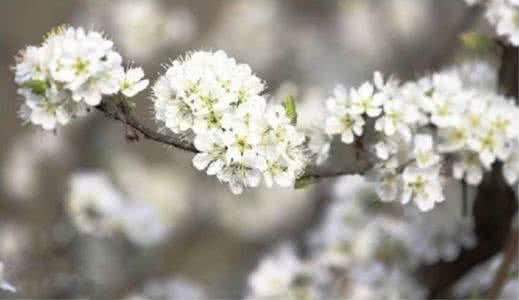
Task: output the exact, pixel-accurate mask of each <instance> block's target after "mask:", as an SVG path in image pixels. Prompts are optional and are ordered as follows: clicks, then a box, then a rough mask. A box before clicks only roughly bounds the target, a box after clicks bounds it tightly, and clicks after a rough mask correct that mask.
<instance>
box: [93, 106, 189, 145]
mask: <svg viewBox="0 0 519 300" xmlns="http://www.w3.org/2000/svg"><path fill="white" fill-rule="evenodd" d="M96 109H97V110H99V111H101V112H103V113H104V114H105V116H106V117H108V118H110V119H113V120H116V121H120V122H122V123H123V124H125V125H126V126H129V127H131V128H133V129H135V130H136V131H137V132H139V133H140V134H142V135H143V136H144V137H145V138H147V139H149V140H152V141H155V142H158V143H161V144H165V145H169V146H173V147H175V148H178V149H181V150H184V151H188V152H193V153H198V152H199V151H198V150H197V149H196V148H195V146H194V145H193V144H192V143H191V142H188V141H184V140H182V139H181V138H179V137H177V136H175V135H166V134H162V133H160V132H157V131H155V130H152V129H150V128H148V127H146V126H144V125H143V124H142V123H141V122H140V121H139V120H137V118H136V117H135V116H134V115H132V114H131V113H129V112H126V113H122V112H121V111H120V110H119V109H118V108H112V107H109V106H108V105H107V104H106V103H101V104H100V105H98V106H96Z"/></svg>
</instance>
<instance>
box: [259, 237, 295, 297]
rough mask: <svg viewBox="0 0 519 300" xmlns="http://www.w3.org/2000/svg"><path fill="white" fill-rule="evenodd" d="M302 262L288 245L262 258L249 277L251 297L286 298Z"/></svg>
mask: <svg viewBox="0 0 519 300" xmlns="http://www.w3.org/2000/svg"><path fill="white" fill-rule="evenodd" d="M301 267H302V266H301V262H300V261H299V258H297V256H296V255H295V253H294V249H293V248H291V247H290V246H288V245H285V246H283V247H282V248H280V249H279V250H278V251H277V252H276V253H274V255H272V256H269V257H267V258H265V259H264V260H262V261H261V262H260V264H259V266H258V267H257V269H256V270H255V271H254V272H253V273H252V274H251V275H250V277H249V288H250V294H251V295H250V296H249V297H250V298H266V299H271V298H280V299H282V298H286V297H288V295H289V291H290V288H291V286H292V284H293V282H294V280H295V278H296V276H297V273H298V272H300V269H301Z"/></svg>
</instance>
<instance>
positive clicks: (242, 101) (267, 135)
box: [152, 51, 308, 194]
mask: <svg viewBox="0 0 519 300" xmlns="http://www.w3.org/2000/svg"><path fill="white" fill-rule="evenodd" d="M264 89H265V86H264V83H263V82H262V81H261V80H260V79H259V78H258V77H256V76H255V75H254V74H253V73H252V70H251V69H250V67H249V66H248V65H245V64H238V63H237V62H236V61H235V60H234V59H233V58H230V57H228V56H227V54H226V53H225V52H223V51H216V52H208V51H197V52H194V53H191V54H189V55H188V56H186V57H185V58H184V59H178V60H175V61H173V63H172V64H171V66H170V67H169V68H168V69H167V70H166V73H165V74H164V75H162V76H160V78H159V79H158V80H157V82H156V83H155V85H154V87H153V91H154V96H153V98H152V101H153V103H154V107H155V113H156V115H155V116H156V118H157V120H158V121H161V122H163V123H164V125H165V127H166V128H167V129H169V130H170V131H172V132H173V133H191V134H193V135H194V145H195V148H196V149H197V150H198V151H200V153H198V154H196V155H195V157H194V158H193V164H194V165H195V167H196V168H197V169H199V170H204V169H207V171H206V172H207V174H208V175H215V176H216V177H217V178H218V179H219V180H220V181H222V182H225V183H228V184H229V186H230V188H231V191H232V192H233V193H235V194H240V193H242V192H243V191H244V190H245V188H247V187H256V186H258V185H259V184H260V182H261V180H262V178H264V179H265V183H266V185H267V186H269V187H270V186H272V184H273V183H277V184H278V185H280V186H284V187H287V186H293V185H294V183H295V180H296V178H297V177H298V176H299V175H301V174H302V171H303V170H304V168H305V167H306V164H307V162H308V158H307V155H306V146H305V143H306V137H305V135H304V134H303V132H302V131H300V130H299V129H298V128H297V127H296V126H294V124H292V123H291V120H290V118H289V116H288V115H287V112H286V111H285V108H284V107H283V106H281V105H277V104H272V103H269V102H268V101H267V97H266V96H264V95H263V94H262V93H263V91H264Z"/></svg>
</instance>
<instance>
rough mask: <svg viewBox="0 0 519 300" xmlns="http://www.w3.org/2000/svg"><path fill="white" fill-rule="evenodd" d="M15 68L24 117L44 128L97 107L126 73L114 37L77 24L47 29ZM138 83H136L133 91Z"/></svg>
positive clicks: (113, 91) (18, 60) (55, 125)
mask: <svg viewBox="0 0 519 300" xmlns="http://www.w3.org/2000/svg"><path fill="white" fill-rule="evenodd" d="M14 69H15V81H16V83H17V84H18V85H19V86H20V89H19V94H20V95H22V96H23V97H24V98H25V104H24V105H23V107H24V110H25V111H26V113H24V116H25V119H26V120H28V121H30V122H32V123H33V124H35V125H40V126H42V127H43V128H44V129H46V130H53V129H55V128H56V127H58V125H65V124H67V123H68V122H69V120H70V119H71V118H72V117H76V116H80V115H83V114H84V113H85V112H86V108H87V107H88V106H97V105H99V104H100V103H101V101H102V99H103V96H107V95H114V94H116V93H118V92H119V90H120V81H121V80H122V78H123V77H124V75H125V73H124V69H123V67H122V58H121V56H120V55H119V54H118V53H117V52H115V51H114V50H113V43H112V41H110V40H108V39H106V38H105V37H103V35H102V34H100V33H99V32H96V31H85V30H84V29H83V28H81V27H80V28H73V27H59V28H57V29H55V30H53V31H51V33H49V34H48V36H47V38H46V39H45V41H44V42H43V44H42V45H41V46H39V47H35V46H30V47H28V48H26V49H25V51H23V52H22V53H21V55H20V56H19V57H18V58H17V64H16V66H15V68H14ZM141 77H142V76H141ZM144 82H145V81H144ZM142 85H143V81H141V82H140V83H138V84H137V82H136V87H137V89H140V88H141V87H142ZM134 88H135V87H134ZM126 92H128V91H126ZM132 93H133V92H132Z"/></svg>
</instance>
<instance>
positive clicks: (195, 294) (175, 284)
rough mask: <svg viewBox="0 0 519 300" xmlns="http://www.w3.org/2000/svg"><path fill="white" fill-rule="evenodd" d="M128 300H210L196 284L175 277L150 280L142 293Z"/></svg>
mask: <svg viewBox="0 0 519 300" xmlns="http://www.w3.org/2000/svg"><path fill="white" fill-rule="evenodd" d="M126 299H127V300H146V299H171V300H184V299H193V300H194V299H196V300H204V299H208V295H207V293H206V292H205V290H204V289H203V288H202V287H201V286H200V285H199V284H197V283H196V282H194V281H191V280H188V279H186V278H183V277H174V278H170V279H155V280H150V281H148V282H146V284H145V285H144V288H143V289H142V291H141V292H140V293H138V294H134V295H131V296H129V297H128V298H126Z"/></svg>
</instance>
